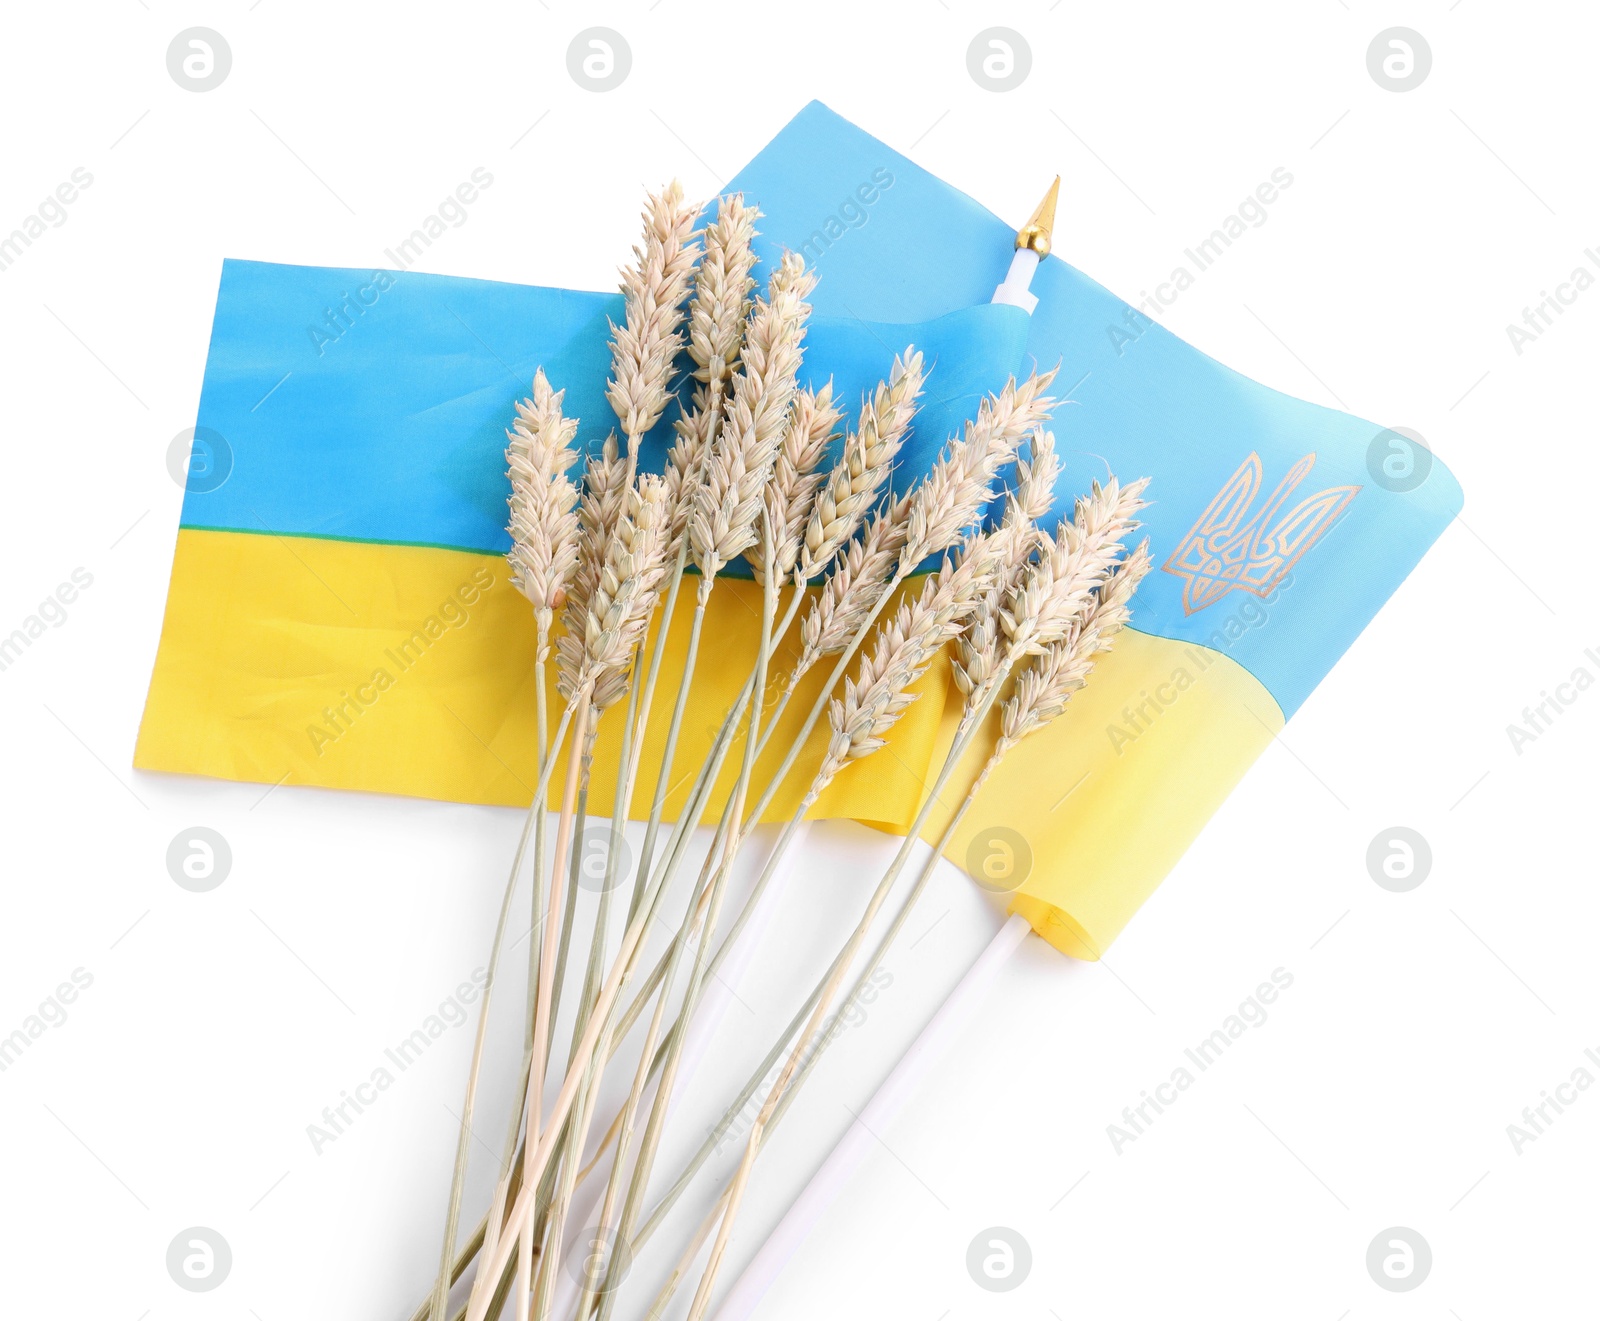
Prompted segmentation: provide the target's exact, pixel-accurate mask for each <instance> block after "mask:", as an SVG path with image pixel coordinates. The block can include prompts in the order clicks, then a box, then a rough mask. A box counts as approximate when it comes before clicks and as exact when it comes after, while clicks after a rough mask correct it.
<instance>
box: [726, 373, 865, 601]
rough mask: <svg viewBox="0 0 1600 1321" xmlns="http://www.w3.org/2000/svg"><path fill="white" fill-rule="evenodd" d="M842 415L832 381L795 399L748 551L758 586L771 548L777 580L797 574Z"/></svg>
mask: <svg viewBox="0 0 1600 1321" xmlns="http://www.w3.org/2000/svg"><path fill="white" fill-rule="evenodd" d="M843 416H844V410H843V409H842V408H838V407H836V406H835V405H834V402H833V383H832V382H831V381H830V382H829V383H828V384H827V385H824V386H823V387H822V389H821V390H815V391H813V390H801V391H800V392H799V393H798V394H796V395H795V397H794V405H793V406H792V407H791V408H790V410H789V423H788V426H787V428H786V430H785V431H784V436H783V444H782V445H780V446H779V447H778V458H777V462H776V463H775V464H774V465H773V469H772V481H771V483H770V484H769V485H768V486H767V489H766V496H765V498H766V503H767V508H766V517H765V518H763V519H760V520H758V522H757V527H756V544H755V545H754V546H750V547H748V548H747V549H746V550H745V553H744V556H745V559H747V560H749V561H750V564H751V567H752V568H753V569H754V570H755V578H756V581H757V582H758V583H764V582H765V581H766V563H767V555H768V552H769V549H770V552H771V555H772V565H773V576H774V579H775V580H776V581H777V582H780V583H781V582H783V581H785V580H786V579H787V578H788V577H789V575H790V574H792V573H793V572H794V569H795V563H796V561H797V560H798V559H799V557H800V547H801V538H802V537H803V535H804V533H805V530H806V525H807V520H808V519H809V518H810V517H812V516H813V514H812V511H813V506H814V505H815V502H816V499H817V488H818V487H819V486H820V485H821V484H822V480H823V475H824V474H822V473H820V472H818V471H817V465H818V464H820V463H821V462H822V456H823V455H824V454H826V453H827V450H828V446H829V445H830V444H831V443H832V442H833V437H834V435H835V428H836V427H837V426H838V425H839V419H840V418H841V417H843ZM773 529H775V530H776V532H777V537H776V544H775V545H774V546H771V547H769V546H768V544H767V543H768V541H769V540H771V539H772V538H771V537H770V535H769V532H770V530H773Z"/></svg>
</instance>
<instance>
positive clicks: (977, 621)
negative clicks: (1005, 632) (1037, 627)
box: [951, 427, 1061, 700]
mask: <svg viewBox="0 0 1600 1321" xmlns="http://www.w3.org/2000/svg"><path fill="white" fill-rule="evenodd" d="M1060 473H1061V460H1060V459H1059V458H1058V457H1057V456H1056V449H1055V437H1054V436H1053V435H1052V434H1051V433H1050V432H1048V431H1046V430H1045V429H1044V428H1043V427H1038V428H1036V429H1035V430H1034V433H1033V435H1032V437H1031V438H1030V439H1029V442H1028V453H1027V455H1026V456H1025V457H1024V456H1021V455H1019V456H1018V458H1017V478H1016V483H1017V484H1016V489H1015V490H1014V491H1012V492H1010V493H1008V495H1007V496H1006V508H1005V514H1004V515H1003V517H1002V518H1001V521H1000V527H999V529H998V530H997V532H996V534H995V537H996V541H997V542H998V553H999V556H1000V560H1001V568H1000V571H999V572H998V573H996V574H995V577H994V581H993V582H992V583H991V584H990V587H989V590H988V591H987V592H985V593H984V595H983V599H982V600H981V601H979V602H978V607H977V609H976V610H974V611H973V614H972V619H971V621H970V622H969V623H968V625H967V628H966V631H965V632H964V633H963V634H962V635H961V637H960V638H958V639H957V642H956V648H955V655H954V656H953V657H952V659H951V670H952V673H953V675H954V677H955V681H956V685H957V687H959V688H960V689H961V691H962V692H963V693H964V694H966V695H967V697H968V698H969V700H970V699H971V698H972V696H973V694H975V693H977V692H980V691H981V690H982V689H983V686H984V684H985V683H986V682H987V681H988V679H989V678H990V676H991V675H992V674H993V673H994V670H995V666H996V665H998V663H999V660H1000V613H1001V610H1002V608H1003V607H1004V605H1005V602H1006V599H1007V597H1008V596H1009V595H1010V593H1011V592H1013V591H1014V590H1015V589H1016V588H1017V587H1018V586H1020V585H1021V583H1022V580H1023V576H1024V575H1025V574H1026V573H1027V571H1028V568H1029V566H1030V565H1031V564H1032V563H1033V558H1034V554H1035V552H1036V551H1037V550H1038V549H1039V547H1040V544H1041V541H1043V540H1045V538H1044V537H1043V534H1041V532H1040V531H1039V528H1038V523H1039V521H1040V520H1041V519H1043V518H1044V517H1045V516H1046V515H1047V514H1048V513H1049V512H1050V507H1051V505H1052V504H1053V503H1054V501H1055V484H1056V479H1057V478H1058V477H1059V476H1060Z"/></svg>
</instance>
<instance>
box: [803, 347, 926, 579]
mask: <svg viewBox="0 0 1600 1321" xmlns="http://www.w3.org/2000/svg"><path fill="white" fill-rule="evenodd" d="M922 382H923V370H922V355H921V354H920V353H918V352H917V351H916V350H915V349H914V348H908V349H906V351H905V352H904V353H903V354H901V355H900V356H899V357H897V358H896V359H895V360H894V365H893V366H892V367H891V368H890V369H889V379H888V380H887V381H885V382H883V383H882V384H880V385H879V386H878V388H877V390H876V391H875V392H874V393H873V396H872V398H871V400H869V401H868V402H867V403H864V404H863V405H862V406H861V420H860V422H859V423H857V425H856V429H855V430H854V431H852V432H851V433H850V435H849V436H848V437H847V438H846V439H845V444H844V452H843V453H842V454H841V455H840V456H839V462H838V463H837V464H835V465H834V467H833V470H832V471H831V472H829V473H828V475H827V477H826V479H824V481H823V483H822V487H821V489H820V490H819V491H818V492H817V497H816V504H815V507H814V508H813V509H812V511H811V517H810V518H809V519H808V520H807V522H806V529H805V546H804V548H803V549H802V551H801V552H800V562H799V572H800V573H801V575H802V576H803V577H805V578H807V579H810V578H813V577H815V576H816V574H817V573H819V572H820V571H821V570H822V569H823V568H824V567H825V566H826V565H827V564H828V562H829V561H830V560H831V559H832V558H833V557H834V555H835V554H836V553H837V552H838V550H839V548H840V547H841V546H842V545H844V544H845V542H846V541H848V540H849V539H850V538H851V537H852V536H854V535H855V531H856V529H857V528H858V527H860V526H861V520H862V519H863V518H864V517H865V516H866V514H867V511H868V510H869V509H870V508H871V507H872V504H873V502H874V501H875V500H877V498H878V492H879V491H880V490H881V489H882V488H883V484H884V483H885V482H886V481H887V480H888V478H889V472H890V469H891V468H892V467H893V466H894V460H895V456H896V455H897V454H898V453H899V452H900V446H901V444H902V443H903V441H904V440H905V436H906V432H907V431H908V430H909V428H910V426H911V419H912V418H913V417H914V416H915V414H916V411H917V399H918V398H919V397H920V396H921V394H922Z"/></svg>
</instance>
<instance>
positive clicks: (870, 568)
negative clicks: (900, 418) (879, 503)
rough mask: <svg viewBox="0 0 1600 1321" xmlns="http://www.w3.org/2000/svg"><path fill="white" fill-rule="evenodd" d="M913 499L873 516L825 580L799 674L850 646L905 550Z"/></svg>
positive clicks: (811, 614)
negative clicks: (858, 538)
mask: <svg viewBox="0 0 1600 1321" xmlns="http://www.w3.org/2000/svg"><path fill="white" fill-rule="evenodd" d="M910 507H911V497H910V496H909V495H904V496H901V497H900V499H898V500H895V501H893V502H892V503H890V504H889V505H887V506H885V507H884V508H882V509H879V510H878V511H877V512H876V513H874V514H873V516H872V518H871V519H870V520H869V521H868V523H867V530H866V531H865V532H864V533H863V534H862V535H861V539H860V540H859V541H851V542H849V543H848V544H847V545H846V546H845V548H844V550H843V551H842V552H841V553H840V554H839V555H838V556H837V557H836V559H835V561H834V569H833V572H832V573H830V574H829V575H828V576H827V577H826V578H825V579H823V583H822V590H821V591H820V592H819V593H818V594H817V599H816V601H815V602H814V603H813V604H812V606H811V609H810V610H809V611H808V612H807V613H806V617H805V620H804V622H803V623H802V624H801V625H800V648H801V650H800V659H799V661H798V662H797V663H796V666H795V671H796V673H804V672H805V671H807V670H809V669H810V668H811V667H812V666H813V665H815V664H816V663H817V661H819V660H820V659H822V657H824V656H834V655H837V654H838V653H839V652H841V651H843V650H844V649H845V648H846V647H848V646H849V645H850V641H851V639H852V638H854V637H855V635H856V634H857V633H858V632H860V630H861V625H862V623H863V622H865V620H866V619H867V617H868V616H869V615H870V614H871V612H872V610H873V607H874V606H876V605H877V603H878V597H879V595H880V594H881V593H882V591H883V589H884V584H885V582H886V581H887V580H888V578H889V575H890V574H891V573H893V572H894V566H895V564H896V562H898V560H899V559H900V550H901V547H903V546H904V545H905V544H906V511H907V510H908V509H910Z"/></svg>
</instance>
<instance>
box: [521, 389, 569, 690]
mask: <svg viewBox="0 0 1600 1321" xmlns="http://www.w3.org/2000/svg"><path fill="white" fill-rule="evenodd" d="M565 394H566V391H564V390H552V389H551V388H550V382H549V381H548V380H546V379H545V374H544V371H543V369H540V370H538V371H536V372H535V373H534V377H533V395H532V398H531V399H524V400H519V401H518V403H517V416H516V419H515V420H514V421H513V422H512V424H511V430H509V431H507V432H506V439H507V441H508V442H509V443H508V444H507V446H506V467H507V471H508V473H509V475H510V477H511V496H510V499H509V500H508V501H507V503H508V504H509V505H510V507H511V520H510V525H509V528H508V530H509V531H510V533H511V552H510V554H508V555H507V556H506V559H507V560H508V561H509V562H510V564H511V581H512V583H513V584H514V585H515V586H516V588H517V590H518V591H519V592H521V593H522V594H523V595H524V596H526V597H527V598H528V600H529V601H530V602H531V603H532V604H533V612H534V619H535V621H536V622H537V625H538V629H539V635H540V636H541V637H546V638H547V637H548V636H549V633H550V625H551V623H552V621H553V618H554V614H555V611H557V610H559V609H560V608H561V604H562V602H563V601H564V600H565V599H566V595H567V586H568V584H569V583H570V582H571V581H572V575H573V572H574V571H575V570H576V569H577V567H578V514H577V509H576V506H577V502H578V487H577V485H576V483H574V482H573V481H572V479H571V478H570V477H568V476H567V469H569V468H570V467H572V465H573V464H574V463H575V462H577V459H578V452H577V451H576V450H575V449H573V448H572V440H573V437H574V436H575V435H576V434H577V431H578V422H577V419H576V418H565V417H563V416H562V415H561V400H562V397H563V396H564V395H565ZM538 659H539V661H540V663H541V664H542V663H543V661H544V659H545V657H544V656H543V655H541V656H540V657H539V658H538Z"/></svg>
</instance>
